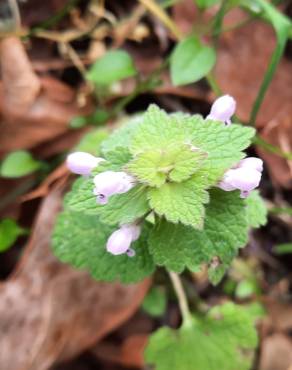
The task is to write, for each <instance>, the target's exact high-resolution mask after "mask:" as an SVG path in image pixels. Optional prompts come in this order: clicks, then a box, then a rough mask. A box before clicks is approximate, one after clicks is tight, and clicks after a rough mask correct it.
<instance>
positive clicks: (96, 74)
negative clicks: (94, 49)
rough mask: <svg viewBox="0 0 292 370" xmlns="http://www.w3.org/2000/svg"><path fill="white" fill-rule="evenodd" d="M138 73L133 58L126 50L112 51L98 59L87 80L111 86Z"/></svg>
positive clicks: (88, 73)
mask: <svg viewBox="0 0 292 370" xmlns="http://www.w3.org/2000/svg"><path fill="white" fill-rule="evenodd" d="M136 73H137V71H136V68H135V66H134V63H133V60H132V58H131V56H130V55H129V54H128V53H127V52H126V51H124V50H112V51H109V52H107V53H106V54H105V55H104V56H102V57H101V58H100V59H98V60H97V61H96V62H95V63H94V64H93V65H92V66H91V67H90V69H89V71H88V72H87V75H86V77H87V79H88V80H89V81H92V82H93V83H95V84H97V85H111V84H112V83H113V82H116V81H119V80H122V79H124V78H127V77H131V76H135V75H136Z"/></svg>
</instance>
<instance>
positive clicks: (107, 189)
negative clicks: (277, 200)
mask: <svg viewBox="0 0 292 370" xmlns="http://www.w3.org/2000/svg"><path fill="white" fill-rule="evenodd" d="M235 109H236V102H235V100H234V98H233V97H231V96H229V95H224V96H221V97H220V98H218V99H217V100H215V102H214V103H213V105H212V107H211V111H210V114H209V115H208V116H207V117H206V119H207V120H208V119H212V120H215V121H221V122H223V123H224V124H225V125H226V126H229V125H231V117H232V115H233V114H234V112H235ZM102 161H105V160H104V159H103V158H99V157H95V156H93V155H91V154H89V153H84V152H75V153H71V154H69V156H68V157H67V167H68V168H69V170H70V171H71V172H73V173H75V174H78V175H83V176H89V175H90V174H91V172H92V170H93V169H94V168H96V167H97V166H98V165H99V164H100V162H102ZM262 171H263V162H262V160H261V159H259V158H255V157H248V158H245V159H242V160H241V161H240V162H239V163H237V164H236V165H235V166H234V167H232V168H231V169H229V170H227V171H226V172H225V174H224V175H223V178H222V179H221V180H220V181H219V183H218V184H217V186H218V187H219V188H220V189H222V190H224V191H234V190H240V197H241V198H246V197H248V195H249V194H250V192H251V191H252V190H254V189H255V188H256V187H258V186H259V183H260V180H261V176H262ZM136 184H137V181H136V179H135V178H134V177H133V176H131V175H129V174H127V173H126V172H121V171H119V172H115V171H105V172H101V173H99V174H98V175H96V176H94V178H93V194H94V195H95V196H96V200H97V203H98V204H100V205H105V204H107V203H108V201H109V198H110V197H111V196H112V195H114V194H122V193H126V192H128V191H129V190H130V189H132V188H133V187H134V186H135V185H136ZM140 233H141V227H140V226H139V225H138V223H132V224H126V225H120V228H119V229H118V230H116V231H114V232H113V233H112V234H111V235H110V237H109V238H108V241H107V245H106V250H107V251H108V252H109V253H111V254H113V255H120V254H127V255H128V256H129V257H133V256H135V251H134V250H133V249H132V248H131V247H130V246H131V243H132V242H134V241H135V240H137V239H138V238H139V236H140Z"/></svg>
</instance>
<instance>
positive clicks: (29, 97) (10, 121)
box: [0, 37, 90, 156]
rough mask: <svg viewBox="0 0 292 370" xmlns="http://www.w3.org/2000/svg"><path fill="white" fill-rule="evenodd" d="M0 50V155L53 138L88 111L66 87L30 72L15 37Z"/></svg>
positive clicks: (29, 66)
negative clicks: (78, 116) (81, 107)
mask: <svg viewBox="0 0 292 370" xmlns="http://www.w3.org/2000/svg"><path fill="white" fill-rule="evenodd" d="M0 53H1V59H0V61H1V75H2V76H3V78H2V84H1V86H0V110H1V114H2V119H1V121H0V133H1V135H0V148H1V149H0V156H3V155H4V154H5V153H7V152H8V151H12V150H17V149H27V148H31V147H34V146H36V145H38V144H41V143H43V142H45V141H48V140H51V139H53V138H56V137H58V136H60V135H62V134H64V133H65V132H66V131H68V130H69V128H68V122H69V121H70V120H71V119H72V118H73V117H74V116H76V115H82V114H86V113H88V112H89V110H90V107H89V106H86V107H84V108H83V109H80V108H79V107H78V106H77V103H76V99H75V93H74V91H73V90H72V89H71V88H70V87H68V86H66V85H65V84H63V83H62V82H60V81H58V80H55V79H53V78H49V77H43V78H41V79H40V78H39V77H38V76H37V75H36V74H35V73H34V72H33V71H32V67H31V65H30V62H29V60H28V58H27V54H26V51H25V49H24V47H23V45H22V43H21V41H20V40H19V39H17V38H15V37H10V38H6V39H3V40H2V41H1V43H0Z"/></svg>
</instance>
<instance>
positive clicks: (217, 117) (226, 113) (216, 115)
mask: <svg viewBox="0 0 292 370" xmlns="http://www.w3.org/2000/svg"><path fill="white" fill-rule="evenodd" d="M235 109H236V102H235V100H234V99H233V97H232V96H230V95H223V96H220V98H218V99H216V100H215V101H214V103H213V105H212V107H211V111H210V114H209V115H208V116H207V117H206V119H212V120H214V121H222V122H224V123H225V124H226V125H230V124H231V117H232V116H233V114H234V112H235Z"/></svg>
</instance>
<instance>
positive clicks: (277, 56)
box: [249, 38, 287, 125]
mask: <svg viewBox="0 0 292 370" xmlns="http://www.w3.org/2000/svg"><path fill="white" fill-rule="evenodd" d="M286 41H287V38H285V39H283V38H278V41H277V45H276V48H275V50H274V52H273V54H272V57H271V61H270V64H269V66H268V69H267V71H266V73H265V76H264V79H263V82H262V84H261V87H260V90H259V92H258V95H257V97H256V100H255V102H254V104H253V107H252V111H251V114H250V119H249V121H250V124H251V125H254V124H255V121H256V117H257V114H258V112H259V110H260V107H261V105H262V102H263V100H264V97H265V95H266V92H267V90H268V87H269V85H270V83H271V81H272V78H273V77H274V74H275V71H276V69H277V66H278V64H279V62H280V60H281V58H282V55H283V52H284V49H285V45H286Z"/></svg>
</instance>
